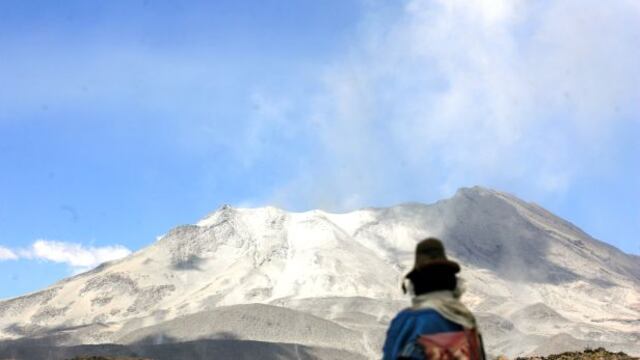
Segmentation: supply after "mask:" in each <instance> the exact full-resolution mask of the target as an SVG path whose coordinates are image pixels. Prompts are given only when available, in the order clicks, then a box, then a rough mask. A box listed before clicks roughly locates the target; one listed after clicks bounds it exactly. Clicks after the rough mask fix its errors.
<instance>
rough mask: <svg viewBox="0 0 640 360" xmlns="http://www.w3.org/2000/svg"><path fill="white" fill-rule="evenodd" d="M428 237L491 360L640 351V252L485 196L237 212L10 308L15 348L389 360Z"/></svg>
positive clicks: (4, 325)
mask: <svg viewBox="0 0 640 360" xmlns="http://www.w3.org/2000/svg"><path fill="white" fill-rule="evenodd" d="M427 236H437V237H439V238H441V239H442V240H443V241H444V242H445V246H446V248H447V252H448V255H449V256H450V257H452V258H454V259H456V260H458V261H460V263H461V265H462V267H463V270H462V272H461V277H462V278H463V279H464V281H465V284H466V288H467V292H466V294H465V295H464V296H463V301H464V302H465V303H466V304H467V305H468V306H469V307H470V308H471V309H472V310H474V311H475V312H476V314H477V316H478V319H479V320H480V324H481V326H482V328H481V330H482V331H483V333H484V336H485V342H486V345H487V347H488V350H489V352H490V353H492V354H506V355H509V356H515V355H524V354H531V353H549V352H555V351H558V350H571V349H573V348H576V347H577V348H583V347H585V346H592V347H594V346H599V345H604V346H606V347H607V348H609V349H610V350H624V351H626V352H628V353H631V354H640V257H637V256H634V255H628V254H625V253H623V252H621V251H619V250H617V249H615V248H614V247H612V246H609V245H606V244H604V243H602V242H600V241H597V240H595V239H593V238H592V237H590V236H589V235H587V234H586V233H584V232H583V231H581V230H580V229H578V228H577V227H575V226H574V225H572V224H570V223H568V222H566V221H564V220H562V219H560V218H558V217H556V216H554V215H553V214H551V213H549V212H548V211H546V210H544V209H542V208H540V207H539V206H537V205H535V204H531V203H526V202H524V201H522V200H519V199H517V198H516V197H514V196H512V195H509V194H505V193H501V192H497V191H493V190H489V189H484V188H479V187H475V188H471V189H461V190H459V191H458V192H457V193H456V195H455V196H453V197H452V198H450V199H446V200H442V201H439V202H437V203H435V204H431V205H423V204H405V205H399V206H395V207H391V208H385V209H363V210H358V211H354V212H351V213H345V214H332V213H327V212H324V211H320V210H314V211H309V212H304V213H291V212H286V211H283V210H280V209H277V208H272V207H266V208H258V209H237V208H232V207H229V206H224V207H222V208H220V209H219V210H218V211H215V212H214V213H212V214H210V215H209V216H206V217H205V218H204V219H202V220H200V221H199V222H198V223H197V224H195V225H186V226H179V227H177V228H175V229H173V230H171V231H170V232H169V233H167V234H166V235H165V236H163V237H162V238H161V239H159V240H158V241H156V242H155V243H153V244H152V245H150V246H148V247H146V248H144V249H142V250H140V251H138V252H136V253H134V254H132V255H130V256H128V257H126V258H124V259H121V260H119V261H115V262H110V263H105V264H103V265H101V266H99V267H98V268H96V269H94V270H92V271H89V272H86V273H83V274H80V275H77V276H74V277H71V278H68V279H65V280H63V281H61V282H58V283H56V284H54V285H52V286H51V287H49V288H47V289H45V290H42V291H39V292H35V293H32V294H29V295H26V296H22V297H19V298H15V299H11V300H7V301H3V302H0V341H1V340H4V344H5V349H8V348H10V347H11V346H18V345H16V344H20V341H26V340H30V341H40V342H42V343H46V344H57V345H79V344H102V343H113V344H122V345H127V346H143V345H145V344H147V345H154V344H155V345H158V344H165V345H166V344H174V343H178V342H185V341H196V340H198V341H202V340H206V339H215V340H220V341H222V340H226V341H236V342H237V341H242V340H251V341H254V342H260V344H281V345H282V347H281V348H278V349H279V350H278V351H281V352H282V354H284V355H283V357H285V358H286V357H287V356H294V355H291V354H295V356H300V351H301V350H300V349H302V351H303V352H304V353H305V354H306V356H307V357H310V358H341V359H349V358H352V359H362V358H378V357H379V355H380V348H381V346H382V341H383V339H384V334H385V330H386V326H387V325H388V322H389V321H390V319H391V318H392V317H393V315H394V314H395V313H396V312H397V311H398V310H400V309H401V308H403V307H404V306H407V305H408V303H409V300H408V298H407V297H406V296H405V295H403V294H402V292H401V290H400V284H401V279H402V277H403V275H404V274H405V273H406V272H407V271H408V269H409V268H410V267H411V266H412V262H413V252H414V249H415V245H416V243H417V241H419V240H420V239H423V238H425V237H427ZM34 339H35V340H34ZM287 346H294V347H293V348H288V347H287ZM298 346H299V347H300V348H299V347H298ZM1 349H2V346H1V344H0V350H1ZM265 349H266V348H265ZM269 349H271V348H269ZM267 351H271V350H267ZM273 351H275V350H273ZM286 354H289V355H286ZM0 357H1V356H0ZM274 358H275V357H274Z"/></svg>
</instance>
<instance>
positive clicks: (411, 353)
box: [383, 309, 463, 360]
mask: <svg viewBox="0 0 640 360" xmlns="http://www.w3.org/2000/svg"><path fill="white" fill-rule="evenodd" d="M462 330H463V327H462V326H461V325H459V324H456V323H454V322H452V321H450V320H447V319H445V318H444V317H443V316H442V315H440V314H439V313H438V312H437V311H435V310H433V309H419V310H413V309H405V310H403V311H401V312H400V313H398V315H396V317H395V318H394V319H393V320H392V321H391V325H389V330H387V339H386V340H385V343H384V348H383V352H384V356H383V360H396V359H398V357H400V356H403V358H407V359H424V355H423V353H422V351H421V349H419V348H417V347H415V346H414V344H415V343H416V340H417V339H418V336H420V335H423V334H436V333H442V332H452V331H462Z"/></svg>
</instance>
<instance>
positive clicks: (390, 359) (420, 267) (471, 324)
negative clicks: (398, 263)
mask: <svg viewBox="0 0 640 360" xmlns="http://www.w3.org/2000/svg"><path fill="white" fill-rule="evenodd" d="M458 272H460V265H458V263H456V262H454V261H452V260H449V259H448V258H447V256H446V253H445V250H444V246H443V245H442V242H441V241H440V240H438V239H436V238H428V239H425V240H422V241H421V242H419V243H418V245H417V247H416V254H415V265H414V267H413V269H412V270H411V271H410V272H409V273H408V274H407V275H406V276H405V279H404V281H403V284H402V288H403V290H404V291H405V293H406V292H407V291H409V292H410V293H411V294H412V306H411V307H409V308H407V309H404V310H403V311H401V312H400V313H398V314H397V315H396V317H395V318H394V319H393V320H392V321H391V324H390V325H389V329H388V330H387V337H386V340H385V343H384V347H383V360H397V359H429V360H442V359H459V360H464V359H470V360H484V359H485V354H484V346H483V344H482V337H481V336H480V333H479V331H478V326H477V325H476V320H475V317H474V316H473V314H472V313H471V311H469V309H467V307H466V306H464V305H463V304H462V303H461V302H460V300H459V299H460V296H461V295H462V290H461V289H462V287H461V286H460V284H459V280H458V277H457V276H456V274H457V273H458Z"/></svg>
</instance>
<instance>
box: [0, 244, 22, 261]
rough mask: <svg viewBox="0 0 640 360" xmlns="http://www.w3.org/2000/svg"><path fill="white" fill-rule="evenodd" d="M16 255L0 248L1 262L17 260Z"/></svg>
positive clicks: (9, 250) (4, 248)
mask: <svg viewBox="0 0 640 360" xmlns="http://www.w3.org/2000/svg"><path fill="white" fill-rule="evenodd" d="M17 259H18V255H17V254H16V253H15V252H13V251H12V250H11V249H8V248H6V247H4V246H0V261H3V260H17Z"/></svg>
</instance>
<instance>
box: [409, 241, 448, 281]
mask: <svg viewBox="0 0 640 360" xmlns="http://www.w3.org/2000/svg"><path fill="white" fill-rule="evenodd" d="M429 272H434V273H435V272H437V273H442V272H450V273H453V274H457V273H458V272H460V265H459V264H458V263H457V262H455V261H451V260H449V259H448V258H447V254H446V253H445V251H444V246H443V245H442V241H440V240H438V239H436V238H427V239H424V240H422V241H420V242H419V243H418V246H416V261H415V264H414V266H413V269H411V271H409V273H408V274H407V275H406V276H405V277H406V278H408V279H411V278H413V277H415V276H416V275H418V274H422V273H429Z"/></svg>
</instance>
